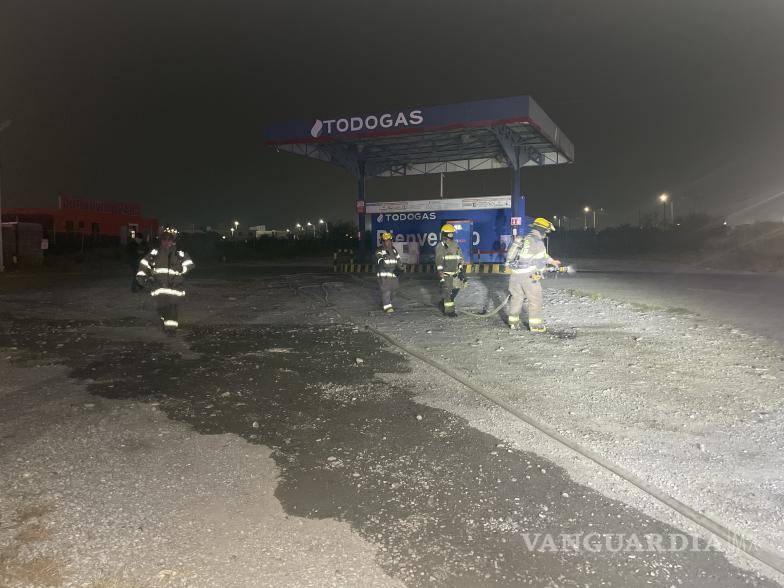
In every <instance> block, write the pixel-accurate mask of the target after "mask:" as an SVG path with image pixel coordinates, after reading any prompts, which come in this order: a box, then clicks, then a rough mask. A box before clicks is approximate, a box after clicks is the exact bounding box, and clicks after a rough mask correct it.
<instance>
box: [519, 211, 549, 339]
mask: <svg viewBox="0 0 784 588" xmlns="http://www.w3.org/2000/svg"><path fill="white" fill-rule="evenodd" d="M554 230H555V227H554V226H553V223H551V222H550V221H549V220H547V219H546V218H542V217H539V218H536V219H534V221H533V222H532V223H531V228H530V230H529V231H528V233H527V234H526V235H525V236H524V237H521V236H519V235H518V236H517V237H515V240H514V243H512V246H511V247H510V248H509V251H507V254H506V267H507V268H508V269H509V270H510V271H511V276H509V295H510V298H509V306H508V307H507V311H508V317H509V318H508V320H509V327H510V328H511V329H518V328H520V311H521V310H522V308H523V303H524V302H525V301H526V300H527V301H528V328H529V329H530V330H531V332H534V333H544V332H545V331H546V330H547V328H546V327H545V325H544V319H543V317H542V283H541V279H542V270H544V269H545V268H546V267H547V266H548V265H553V266H556V267H558V266H560V265H561V262H560V261H559V260H557V259H553V258H552V257H550V254H549V253H548V252H547V248H546V247H545V244H544V237H545V235H547V234H548V233H551V232H553V231H554Z"/></svg>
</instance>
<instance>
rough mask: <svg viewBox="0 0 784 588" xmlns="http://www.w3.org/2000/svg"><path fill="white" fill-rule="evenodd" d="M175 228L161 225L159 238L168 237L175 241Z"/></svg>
mask: <svg viewBox="0 0 784 588" xmlns="http://www.w3.org/2000/svg"><path fill="white" fill-rule="evenodd" d="M177 233H178V231H177V229H175V228H174V227H163V228H162V229H161V239H169V240H171V241H175V240H176V239H177Z"/></svg>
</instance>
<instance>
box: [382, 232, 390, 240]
mask: <svg viewBox="0 0 784 588" xmlns="http://www.w3.org/2000/svg"><path fill="white" fill-rule="evenodd" d="M381 240H382V241H391V240H392V232H391V231H384V232H383V233H381Z"/></svg>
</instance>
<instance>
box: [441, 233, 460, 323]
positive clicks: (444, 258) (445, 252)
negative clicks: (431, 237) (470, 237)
mask: <svg viewBox="0 0 784 588" xmlns="http://www.w3.org/2000/svg"><path fill="white" fill-rule="evenodd" d="M464 266H465V259H464V258H463V252H462V251H461V250H460V246H459V245H458V244H457V242H456V241H455V227H454V226H453V225H451V224H449V223H447V224H445V225H444V226H443V227H441V240H440V241H439V242H438V245H436V271H437V272H438V279H439V280H440V287H441V304H442V305H443V310H444V314H445V315H447V316H452V317H453V316H457V314H456V313H455V297H456V296H457V294H458V292H460V289H461V288H463V287H464V286H465V278H464V274H463V271H464V269H463V268H464Z"/></svg>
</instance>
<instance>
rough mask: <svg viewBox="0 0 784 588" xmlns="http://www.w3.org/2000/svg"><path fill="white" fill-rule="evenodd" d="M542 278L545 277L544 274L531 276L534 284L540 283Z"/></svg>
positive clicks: (537, 273)
mask: <svg viewBox="0 0 784 588" xmlns="http://www.w3.org/2000/svg"><path fill="white" fill-rule="evenodd" d="M542 277H543V276H542V274H540V273H539V272H536V273H535V274H531V280H532V281H534V282H538V281H540V280H541V279H542Z"/></svg>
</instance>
